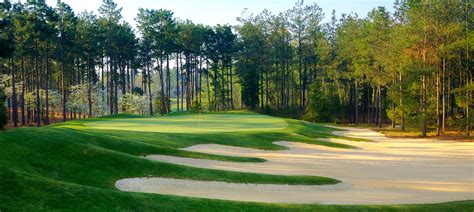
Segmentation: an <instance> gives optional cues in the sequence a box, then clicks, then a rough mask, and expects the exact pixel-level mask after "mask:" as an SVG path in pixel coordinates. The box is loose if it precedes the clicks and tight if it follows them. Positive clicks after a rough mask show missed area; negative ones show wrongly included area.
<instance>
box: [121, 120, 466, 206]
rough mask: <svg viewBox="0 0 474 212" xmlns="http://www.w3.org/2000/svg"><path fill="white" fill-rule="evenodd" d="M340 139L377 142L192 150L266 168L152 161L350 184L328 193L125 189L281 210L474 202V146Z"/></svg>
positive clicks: (160, 182) (196, 185) (165, 185)
mask: <svg viewBox="0 0 474 212" xmlns="http://www.w3.org/2000/svg"><path fill="white" fill-rule="evenodd" d="M337 134H339V135H343V136H349V137H359V138H366V139H371V140H374V141H377V142H352V141H344V140H339V139H330V140H332V141H336V142H340V143H347V144H350V145H354V146H357V147H359V149H337V148H329V147H324V146H317V145H309V144H303V143H294V142H276V143H277V144H279V145H283V146H286V147H288V148H289V150H284V151H263V150H256V149H248V148H239V147H230V146H222V145H215V144H208V145H196V146H192V147H189V148H186V150H188V151H196V152H203V153H211V154H220V155H232V156H243V157H259V158H264V159H266V160H268V161H267V162H265V163H235V162H223V161H214V160H203V159H191V158H179V157H172V156H160V155H153V156H148V158H149V159H153V160H160V161H166V162H170V163H176V164H183V165H188V166H194V167H201V168H209V169H220V170H231V171H241V172H253V173H265V174H281V175H316V176H324V177H331V178H335V179H338V180H341V181H342V182H343V183H341V184H337V185H327V186H300V185H297V186H295V185H262V184H260V185H255V184H238V183H223V182H208V181H192V180H178V179H166V178H134V179H124V180H121V181H118V182H117V184H116V186H117V188H119V189H120V190H123V191H136V192H148V193H161V194H172V195H180V196H192V197H203V198H212V199H226V200H237V201H254V202H274V203H321V204H407V203H437V202H447V201H455V200H467V199H474V144H473V143H461V142H449V141H433V140H427V139H425V140H420V139H392V138H386V137H384V136H383V135H382V134H380V133H377V132H374V131H371V130H367V129H352V128H350V129H348V131H339V132H337Z"/></svg>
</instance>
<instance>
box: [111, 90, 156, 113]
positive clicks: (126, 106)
mask: <svg viewBox="0 0 474 212" xmlns="http://www.w3.org/2000/svg"><path fill="white" fill-rule="evenodd" d="M118 104H119V107H121V108H122V110H123V112H125V113H130V114H138V115H144V114H147V113H148V110H147V109H148V105H149V101H148V98H147V97H146V96H140V95H134V94H126V95H123V96H121V97H120V100H119V103H118Z"/></svg>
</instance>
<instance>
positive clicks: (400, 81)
mask: <svg viewBox="0 0 474 212" xmlns="http://www.w3.org/2000/svg"><path fill="white" fill-rule="evenodd" d="M98 11H99V14H94V13H90V12H83V13H80V14H75V13H74V12H73V10H72V8H70V7H69V6H68V5H67V4H65V3H62V2H61V1H58V4H57V5H55V6H54V7H51V6H49V5H47V4H46V3H45V1H44V0H28V1H26V2H23V3H14V4H12V3H10V2H9V1H4V2H3V3H2V4H1V11H0V16H1V25H0V27H1V35H0V42H1V46H0V48H1V55H0V57H1V58H0V61H1V67H0V72H1V73H2V74H3V75H2V81H3V82H2V85H3V87H2V93H3V94H1V95H0V100H2V99H5V101H4V102H5V104H4V105H2V106H3V107H0V112H1V111H4V113H2V114H5V115H4V116H5V117H4V118H2V116H1V115H0V122H4V123H6V122H7V121H8V122H10V123H11V125H12V126H14V127H17V126H27V125H36V126H41V125H47V124H49V123H51V122H52V121H61V120H67V119H81V118H85V117H97V116H103V115H110V114H117V113H120V112H126V113H136V114H142V115H155V114H161V115H164V114H167V113H170V112H171V111H172V109H173V108H174V109H176V110H178V111H223V110H224V111H225V110H232V109H241V108H247V109H252V110H258V111H261V112H264V113H269V114H273V115H280V116H288V117H297V118H304V119H306V120H309V121H319V122H340V123H354V124H358V123H369V124H373V125H377V126H382V125H384V124H392V125H393V126H394V127H395V126H397V125H398V126H400V127H401V128H402V129H405V128H406V127H411V128H414V127H416V128H418V129H420V131H421V132H422V135H423V136H426V132H427V131H428V130H435V131H437V133H438V134H441V133H443V132H444V131H446V130H448V129H453V130H458V131H464V132H465V133H467V134H469V130H470V126H471V125H472V123H471V122H472V116H473V115H474V114H473V111H472V108H473V105H474V103H473V94H474V83H473V69H472V63H473V60H472V55H471V54H472V52H473V50H472V49H473V44H474V36H473V33H472V20H473V13H472V3H471V1H469V0H455V1H451V0H450V1H448V0H437V1H427V0H397V1H396V2H395V3H394V12H389V10H388V9H387V8H383V7H378V8H374V9H373V10H372V11H371V12H370V13H369V14H368V15H367V17H365V18H361V17H359V16H358V15H357V14H343V15H342V16H341V17H339V18H338V17H336V15H335V11H332V13H331V19H330V22H329V23H322V20H323V18H324V16H325V14H324V13H323V11H322V9H321V8H320V7H319V6H318V5H317V4H305V3H304V2H303V1H298V2H296V4H295V6H294V7H293V8H291V9H289V10H287V11H283V12H281V13H279V14H271V13H270V12H269V11H266V10H265V11H262V12H261V13H260V14H257V15H254V14H250V13H249V12H248V11H244V12H243V13H242V15H241V17H239V18H238V21H239V23H240V24H239V25H238V26H228V25H217V26H204V25H201V24H195V23H192V22H191V21H189V20H186V21H182V20H179V19H178V18H176V17H174V16H173V12H172V11H169V10H164V9H159V10H155V9H144V8H143V9H140V10H139V12H138V14H137V17H136V19H135V20H136V22H137V26H131V25H130V24H129V23H127V22H126V21H124V20H123V19H122V16H121V8H120V7H119V6H118V5H117V4H115V3H114V2H113V0H103V4H102V6H101V7H100V8H99V10H98ZM3 96H5V97H3ZM2 126H3V125H2Z"/></svg>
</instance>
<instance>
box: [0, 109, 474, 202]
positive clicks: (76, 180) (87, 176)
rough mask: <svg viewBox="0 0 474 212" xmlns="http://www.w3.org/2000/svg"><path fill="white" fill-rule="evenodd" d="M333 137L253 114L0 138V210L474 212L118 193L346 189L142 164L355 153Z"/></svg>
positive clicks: (111, 123) (79, 123) (130, 119)
mask: <svg viewBox="0 0 474 212" xmlns="http://www.w3.org/2000/svg"><path fill="white" fill-rule="evenodd" d="M334 130H335V129H332V128H329V127H326V126H323V125H320V124H313V123H308V122H304V121H299V120H293V119H282V118H275V117H270V116H265V115H260V114H256V113H252V112H229V113H209V114H207V113H205V114H191V113H174V114H171V115H169V116H165V117H153V118H142V117H138V116H132V115H116V116H110V117H104V118H96V119H87V120H76V121H69V122H65V123H60V124H54V125H50V126H47V127H43V128H20V129H14V130H8V131H4V132H0V211H4V210H5V211H6V210H7V209H8V211H10V210H14V211H17V210H20V211H25V210H26V211H29V210H35V211H36V210H55V209H61V210H72V211H91V210H94V211H96V210H101V211H103V210H107V211H110V210H118V211H124V210H126V211H130V210H132V211H150V210H165V211H170V210H179V211H183V210H184V211H211V210H212V211H216V210H218V211H243V210H246V211H275V210H278V211H285V210H306V211H314V210H324V211H342V210H358V211H372V210H384V211H398V210H408V211H414V210H416V211H463V210H466V209H470V210H471V211H472V208H474V201H459V202H449V203H440V204H421V205H385V206H384V205H367V206H363V205H362V206H360V205H358V206H355V205H318V204H307V205H298V204H266V203H251V202H234V201H224V200H212V199H201V198H190V197H178V196H171V195H161V194H145V193H133V192H122V191H119V190H118V189H117V188H116V187H115V186H114V184H115V182H116V181H117V180H120V179H124V178H135V177H163V178H174V179H189V180H201V181H220V182H231V183H255V184H283V185H331V184H336V183H339V182H340V181H339V180H338V179H332V178H328V177H325V176H282V175H269V174H254V173H241V172H233V171H221V170H211V169H203V168H194V167H190V166H183V165H177V164H171V163H165V162H160V161H153V160H149V159H146V158H145V157H144V156H146V155H152V154H154V155H169V156H178V157H189V158H197V159H211V160H220V161H232V162H246V163H248V162H264V161H265V160H263V159H260V158H248V157H235V156H222V155H213V154H206V153H197V152H189V151H184V150H181V148H186V147H190V146H193V145H197V144H220V145H228V146H236V147H246V148H256V149H261V150H284V149H285V148H286V147H284V146H279V145H276V144H274V143H273V142H275V141H292V142H302V143H306V144H312V145H322V146H326V147H331V148H353V146H350V145H347V144H339V143H335V142H329V141H326V140H321V139H317V138H337V137H338V136H336V135H333V134H332V132H333V131H334ZM339 138H340V137H339ZM346 139H347V138H346ZM353 140H354V141H361V140H360V139H353Z"/></svg>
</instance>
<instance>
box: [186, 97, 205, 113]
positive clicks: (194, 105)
mask: <svg viewBox="0 0 474 212" xmlns="http://www.w3.org/2000/svg"><path fill="white" fill-rule="evenodd" d="M189 110H190V111H191V112H194V113H197V112H202V105H201V103H200V102H199V99H198V98H195V99H194V100H193V102H191V105H190V106H189Z"/></svg>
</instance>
